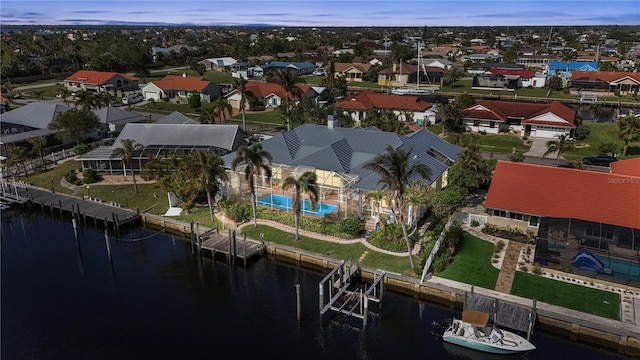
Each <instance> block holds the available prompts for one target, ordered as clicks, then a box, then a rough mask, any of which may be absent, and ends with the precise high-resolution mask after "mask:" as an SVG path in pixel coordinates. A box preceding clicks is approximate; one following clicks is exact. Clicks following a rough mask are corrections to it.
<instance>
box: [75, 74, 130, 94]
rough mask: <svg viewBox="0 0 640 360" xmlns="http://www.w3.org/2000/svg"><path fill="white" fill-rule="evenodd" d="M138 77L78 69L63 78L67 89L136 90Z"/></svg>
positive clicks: (95, 90)
mask: <svg viewBox="0 0 640 360" xmlns="http://www.w3.org/2000/svg"><path fill="white" fill-rule="evenodd" d="M138 82H139V79H138V78H137V77H134V76H130V75H126V74H121V73H116V72H104V71H90V70H80V71H78V72H76V73H74V74H73V75H71V76H69V77H67V78H66V79H64V86H65V87H66V88H67V90H71V91H74V90H85V91H93V92H102V91H116V90H127V91H128V90H138Z"/></svg>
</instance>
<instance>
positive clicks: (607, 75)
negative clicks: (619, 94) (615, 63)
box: [571, 70, 640, 83]
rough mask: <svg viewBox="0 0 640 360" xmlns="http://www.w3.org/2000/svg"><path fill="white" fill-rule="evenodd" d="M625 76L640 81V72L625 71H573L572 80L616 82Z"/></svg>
mask: <svg viewBox="0 0 640 360" xmlns="http://www.w3.org/2000/svg"><path fill="white" fill-rule="evenodd" d="M624 78H631V79H633V80H634V81H635V82H638V83H640V73H637V72H635V73H632V72H623V71H575V70H574V71H572V72H571V80H572V81H575V80H582V81H603V82H607V83H612V82H616V81H619V80H622V79H624Z"/></svg>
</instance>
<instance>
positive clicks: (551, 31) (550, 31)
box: [547, 25, 553, 49]
mask: <svg viewBox="0 0 640 360" xmlns="http://www.w3.org/2000/svg"><path fill="white" fill-rule="evenodd" d="M551 34H553V25H552V26H551V30H549V39H547V49H548V48H549V44H550V43H551Z"/></svg>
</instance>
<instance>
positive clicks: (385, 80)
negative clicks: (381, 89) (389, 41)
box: [378, 63, 445, 87]
mask: <svg viewBox="0 0 640 360" xmlns="http://www.w3.org/2000/svg"><path fill="white" fill-rule="evenodd" d="M425 71H426V73H425ZM444 74H445V70H444V69H442V68H439V67H433V66H430V67H426V66H425V67H424V68H422V69H421V68H420V67H418V65H413V64H405V63H400V64H393V65H392V66H391V67H390V68H386V69H382V70H380V71H378V85H382V86H389V87H403V86H407V85H408V84H415V85H417V84H418V76H420V85H421V86H438V85H440V83H441V81H442V77H443V76H444Z"/></svg>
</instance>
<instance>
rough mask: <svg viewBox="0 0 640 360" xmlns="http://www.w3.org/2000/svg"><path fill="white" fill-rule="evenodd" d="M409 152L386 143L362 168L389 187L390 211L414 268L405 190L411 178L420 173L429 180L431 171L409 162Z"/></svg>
mask: <svg viewBox="0 0 640 360" xmlns="http://www.w3.org/2000/svg"><path fill="white" fill-rule="evenodd" d="M410 154H411V150H409V151H405V150H402V149H394V148H393V147H392V146H391V145H388V146H387V151H386V153H383V154H380V155H378V156H376V157H375V158H374V159H373V160H372V161H371V162H368V163H366V164H365V165H364V168H365V169H368V170H371V171H373V172H375V173H376V174H378V175H379V176H380V181H379V182H378V183H381V184H382V187H383V189H389V191H390V192H391V194H390V195H391V198H392V199H393V201H394V202H395V204H392V206H391V212H392V214H393V216H394V217H395V219H396V222H398V223H399V224H400V226H401V228H402V234H403V235H404V240H405V242H406V244H407V250H408V251H409V261H410V263H411V269H415V264H414V263H413V255H412V254H411V249H412V246H411V243H410V242H409V236H408V235H407V228H406V226H405V223H404V212H405V203H404V201H405V191H406V188H407V186H408V185H409V182H410V181H411V179H412V178H415V176H416V175H420V176H421V177H422V178H423V179H425V180H429V178H430V177H431V171H430V170H429V168H428V167H426V166H425V165H424V164H419V163H414V164H411V161H409V155H410ZM396 210H397V212H396Z"/></svg>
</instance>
